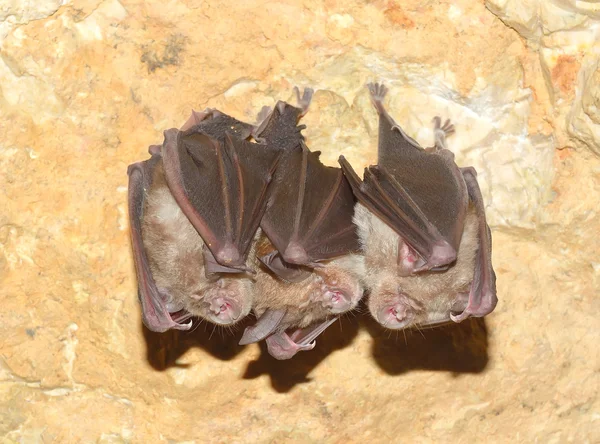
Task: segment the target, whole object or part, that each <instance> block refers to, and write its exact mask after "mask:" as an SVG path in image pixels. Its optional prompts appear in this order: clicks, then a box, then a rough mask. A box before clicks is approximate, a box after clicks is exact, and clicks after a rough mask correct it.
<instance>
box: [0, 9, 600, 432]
mask: <svg viewBox="0 0 600 444" xmlns="http://www.w3.org/2000/svg"><path fill="white" fill-rule="evenodd" d="M0 22H1V23H0V39H1V41H0V90H1V94H0V190H1V191H0V253H1V254H0V297H1V299H0V303H1V304H2V309H1V310H0V337H1V338H2V339H1V340H0V436H2V438H3V442H24V443H30V442H44V443H47V442H61V443H63V442H98V443H116V442H169V443H175V442H198V443H200V442H303V443H304V442H324V441H330V442H342V441H343V442H401V441H402V442H471V441H473V440H481V439H483V438H486V439H489V440H490V441H491V442H508V441H510V442H532V441H534V440H538V441H540V442H567V441H573V442H582V443H583V442H598V441H599V440H600V432H599V430H600V401H599V397H598V391H599V387H600V374H599V373H598V366H599V364H600V348H599V347H598V343H599V342H600V329H599V326H600V324H599V321H598V315H599V313H600V303H599V301H600V298H598V288H600V278H599V276H600V260H599V259H598V255H599V253H600V242H599V241H598V233H599V232H600V218H598V217H597V213H598V209H597V208H598V202H599V201H600V160H599V158H598V155H599V154H600V148H599V147H600V144H599V142H600V111H599V107H600V70H599V61H600V43H599V39H598V37H599V33H600V6H599V4H598V3H597V2H593V1H591V0H590V1H587V2H586V1H575V0H552V1H548V0H521V1H519V0H487V1H485V2H484V1H476V0H457V1H422V0H407V1H402V2H393V1H384V0H377V1H372V2H366V1H360V0H350V1H347V2H336V1H332V0H325V1H319V0H288V1H273V2H259V1H247V2H233V1H231V2H227V1H200V0H171V1H169V2H163V1H159V0H146V1H141V0H121V1H120V0H104V1H100V0H41V1H35V2H34V1H28V0H12V1H9V2H5V3H4V4H3V5H0ZM368 81H383V82H385V83H386V84H387V85H388V86H389V87H390V93H389V97H388V99H387V100H388V102H387V103H388V104H389V109H390V111H391V113H392V114H393V115H394V117H395V118H396V120H397V121H398V122H400V123H401V124H402V125H403V127H404V128H405V130H406V131H407V132H408V133H409V134H410V135H411V136H413V137H414V138H415V139H417V140H418V141H419V142H420V143H421V144H423V145H429V144H430V141H431V140H432V131H431V129H432V127H431V119H432V117H433V116H435V115H442V116H448V117H450V118H452V120H453V121H454V122H455V125H456V134H455V135H453V136H452V137H451V138H450V139H449V145H450V148H451V149H452V150H453V151H454V152H455V153H456V160H457V163H458V164H459V165H460V166H467V165H473V166H475V167H476V168H477V170H478V172H479V176H478V177H479V180H480V183H481V187H482V191H483V193H484V198H485V200H486V204H487V208H486V211H487V215H488V221H489V223H490V225H491V227H492V230H493V236H494V237H493V241H494V242H493V248H494V252H493V261H494V265H495V269H496V273H497V277H498V295H499V299H500V302H499V304H498V307H497V308H496V310H495V312H494V313H493V314H492V315H490V316H489V317H487V318H486V319H485V320H481V319H476V320H469V321H467V322H464V323H463V324H460V325H455V326H449V327H444V328H438V329H434V330H425V331H423V332H417V331H414V332H407V333H406V334H402V333H395V332H389V331H384V330H383V329H381V328H380V327H378V326H377V325H376V324H375V323H374V322H373V321H371V320H370V319H369V317H368V316H367V314H366V313H364V314H361V313H357V314H356V316H348V317H346V318H344V319H343V320H342V322H340V323H339V326H338V325H336V326H334V327H331V328H330V329H329V330H328V331H327V332H326V333H325V334H324V335H323V336H322V338H320V339H319V340H318V344H317V347H316V348H315V349H314V350H313V351H311V352H309V353H303V354H300V355H298V356H297V357H296V358H294V359H293V360H291V361H285V362H278V361H275V360H273V359H272V358H270V357H269V356H268V355H267V353H266V350H265V349H263V348H261V347H260V346H258V345H251V346H247V347H239V346H238V345H237V340H238V338H239V335H240V333H241V331H240V329H239V328H238V329H237V330H236V331H227V330H221V329H215V330H214V329H213V328H212V327H206V326H205V325H204V324H203V325H202V326H201V327H200V328H198V329H197V330H195V331H194V332H192V333H177V332H169V333H165V334H162V335H160V334H153V333H150V332H148V331H146V330H144V329H143V328H142V324H141V317H140V309H139V307H138V303H137V298H136V280H135V273H134V269H133V263H132V257H131V253H130V244H129V237H128V229H129V228H128V221H127V206H126V198H127V193H126V191H127V175H126V170H127V165H129V164H130V163H133V162H135V161H138V160H142V159H145V158H146V157H147V147H148V146H149V145H151V144H155V143H161V141H162V131H163V130H165V129H168V128H171V127H176V126H179V125H181V124H182V123H183V122H184V121H185V119H186V118H187V117H188V115H189V113H190V111H191V109H192V108H194V109H197V110H200V109H203V108H205V107H216V108H219V109H220V110H222V111H224V112H226V113H228V114H232V115H234V116H237V117H239V118H241V119H242V120H246V121H255V116H256V114H257V112H258V111H259V110H260V109H261V107H262V106H264V105H273V104H274V103H275V102H276V100H277V99H279V98H282V99H286V100H287V99H291V98H292V97H293V95H292V88H293V86H295V85H299V86H301V87H302V86H312V87H313V88H315V89H316V90H317V93H316V94H315V97H314V100H313V103H312V105H311V109H310V112H309V113H308V115H307V116H306V117H305V121H304V123H306V124H307V126H308V128H307V130H306V131H305V134H306V136H307V143H308V145H309V146H310V147H311V148H312V149H314V150H321V151H322V152H323V155H322V159H323V160H324V162H325V163H328V164H331V165H335V164H336V161H337V157H338V155H339V154H343V155H344V156H346V158H347V159H349V161H350V162H351V163H352V164H353V165H354V166H355V168H357V169H362V167H364V166H366V165H368V164H371V163H374V162H375V158H376V139H377V119H376V114H375V111H374V110H373V109H372V106H371V105H370V103H369V99H368V94H367V91H366V88H365V87H364V85H365V83H366V82H368Z"/></svg>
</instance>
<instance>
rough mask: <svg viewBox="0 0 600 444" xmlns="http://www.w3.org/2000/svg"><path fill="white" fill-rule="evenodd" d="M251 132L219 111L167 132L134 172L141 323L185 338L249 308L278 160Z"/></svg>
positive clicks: (134, 240)
mask: <svg viewBox="0 0 600 444" xmlns="http://www.w3.org/2000/svg"><path fill="white" fill-rule="evenodd" d="M252 128H253V127H252V126H251V125H249V124H245V123H243V122H240V121H238V120H236V119H234V118H232V117H229V116H227V115H225V114H222V113H220V112H219V111H216V110H207V111H205V112H202V113H197V112H193V114H192V116H191V117H190V119H189V120H188V121H187V122H186V123H185V124H184V126H183V127H182V129H181V130H177V129H170V130H167V131H165V140H164V142H163V144H162V146H157V145H154V146H151V147H150V150H149V152H150V154H151V155H152V157H151V158H150V159H149V160H146V161H143V162H138V163H135V164H133V165H130V166H129V169H128V174H129V220H130V226H131V235H132V243H133V252H134V262H135V267H136V273H137V277H138V297H139V300H140V303H141V306H142V316H143V322H144V324H145V325H146V326H147V327H148V328H149V329H150V330H153V331H158V332H162V331H166V330H168V329H179V330H187V329H189V328H190V327H191V321H189V322H185V321H188V320H189V319H190V318H191V317H192V316H198V317H201V318H204V319H206V320H208V321H211V322H213V323H215V324H220V325H228V324H233V323H235V322H237V321H238V320H240V319H242V318H243V317H244V316H246V315H247V314H248V313H249V312H250V309H251V306H252V296H253V283H252V280H251V279H250V277H249V276H248V272H249V271H250V269H249V268H248V267H247V266H246V259H247V257H248V254H249V252H250V250H251V249H252V248H253V247H252V243H253V240H254V238H255V235H256V232H257V230H258V226H259V223H260V220H261V218H262V216H263V214H264V211H265V208H266V204H267V200H268V197H269V193H270V186H269V184H270V182H271V178H272V175H273V173H274V171H275V167H276V164H277V161H278V158H279V154H280V152H279V150H278V149H276V148H273V147H272V146H266V145H259V144H256V143H251V142H249V141H247V140H245V139H247V138H249V136H250V134H251V131H252Z"/></svg>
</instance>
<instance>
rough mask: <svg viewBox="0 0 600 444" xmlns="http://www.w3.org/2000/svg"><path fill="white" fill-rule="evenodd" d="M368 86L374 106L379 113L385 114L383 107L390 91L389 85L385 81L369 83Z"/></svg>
mask: <svg viewBox="0 0 600 444" xmlns="http://www.w3.org/2000/svg"><path fill="white" fill-rule="evenodd" d="M367 88H369V93H370V94H371V102H372V103H373V106H374V107H375V108H376V109H377V112H378V113H379V114H384V113H385V108H384V107H383V99H384V98H385V95H386V94H387V92H388V89H387V87H386V86H385V85H384V84H383V83H369V84H367Z"/></svg>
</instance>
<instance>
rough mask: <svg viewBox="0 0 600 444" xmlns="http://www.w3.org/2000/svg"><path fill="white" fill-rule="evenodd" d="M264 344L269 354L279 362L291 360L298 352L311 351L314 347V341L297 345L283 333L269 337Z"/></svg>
mask: <svg viewBox="0 0 600 444" xmlns="http://www.w3.org/2000/svg"><path fill="white" fill-rule="evenodd" d="M266 342H267V348H268V349H269V354H270V355H271V356H273V357H274V358H275V359H277V360H279V361H284V360H286V359H291V358H293V357H294V356H295V355H296V353H298V352H300V351H309V350H312V349H313V348H315V345H316V342H315V341H314V340H313V341H312V342H309V343H308V344H297V343H296V342H294V341H293V340H292V339H291V338H290V337H289V336H288V334H287V333H285V332H282V333H278V334H274V335H271V336H269V337H268V338H267V339H266Z"/></svg>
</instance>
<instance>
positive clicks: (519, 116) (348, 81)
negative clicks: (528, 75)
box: [289, 48, 554, 228]
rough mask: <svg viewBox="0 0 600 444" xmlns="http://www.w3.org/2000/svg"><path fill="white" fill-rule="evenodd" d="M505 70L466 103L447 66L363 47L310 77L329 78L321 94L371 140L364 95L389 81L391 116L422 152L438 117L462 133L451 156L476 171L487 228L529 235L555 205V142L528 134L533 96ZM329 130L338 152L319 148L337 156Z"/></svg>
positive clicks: (482, 82) (481, 83)
mask: <svg viewBox="0 0 600 444" xmlns="http://www.w3.org/2000/svg"><path fill="white" fill-rule="evenodd" d="M507 69H509V70H510V72H507V73H497V74H496V76H497V78H498V81H494V82H491V81H489V80H488V79H486V78H484V77H482V76H479V77H477V78H476V81H475V84H474V86H473V88H472V90H471V91H470V92H469V94H468V96H466V97H465V96H463V95H462V94H461V93H460V92H459V91H458V88H457V87H456V86H455V80H456V79H455V76H454V74H453V73H452V72H451V71H449V70H448V68H447V67H445V66H426V65H420V64H413V63H397V62H393V61H391V60H388V59H386V58H384V57H382V56H380V55H379V54H373V53H370V52H369V51H367V50H365V49H361V48H356V49H353V50H351V51H348V53H346V54H344V55H342V56H340V57H337V58H332V59H331V61H330V63H328V64H323V65H320V66H317V67H316V68H315V71H317V72H312V73H309V75H310V77H312V78H317V79H326V80H323V81H322V82H321V81H317V82H315V83H316V84H315V88H316V89H325V90H330V91H332V92H334V93H335V94H338V95H340V96H342V97H344V98H346V101H347V102H348V103H351V104H354V105H355V106H357V107H358V108H359V112H360V114H362V116H363V118H364V122H366V126H367V131H366V132H367V133H368V134H369V135H371V136H375V135H376V134H377V127H378V118H377V113H376V112H375V110H374V108H373V106H372V104H371V103H370V99H369V98H368V92H367V90H366V88H365V84H366V83H367V82H368V81H378V82H383V83H384V84H385V85H386V86H387V87H388V88H389V92H388V94H387V96H386V100H385V103H386V107H387V109H388V111H389V112H390V114H391V115H392V117H393V118H394V119H395V120H396V122H397V123H398V124H399V125H400V126H401V127H402V128H403V129H404V130H405V131H406V132H407V133H408V135H409V136H411V137H413V138H415V139H416V140H417V141H418V142H419V143H420V144H421V145H422V146H424V147H428V146H432V144H433V126H432V119H433V117H435V116H436V115H437V116H440V117H442V118H443V119H445V118H450V119H451V120H452V122H453V123H454V125H455V127H456V133H455V134H453V135H452V136H450V137H449V138H448V146H449V149H450V150H451V151H452V152H454V153H455V155H456V163H457V164H458V165H459V166H461V167H466V166H474V167H475V168H476V169H477V171H478V173H479V175H478V181H479V184H480V187H481V191H482V193H483V197H484V201H485V202H486V205H487V210H488V223H490V225H500V226H516V227H528V228H530V227H533V226H534V223H535V221H536V220H538V218H539V216H540V213H541V212H542V211H543V208H544V205H545V204H546V202H547V201H548V199H549V195H550V194H549V193H550V186H551V183H552V179H553V165H552V159H553V153H554V140H553V139H552V138H550V137H545V136H542V135H536V134H529V133H528V119H529V115H530V113H531V99H532V97H531V91H530V90H528V89H524V88H521V87H519V86H518V85H519V84H520V83H521V82H519V79H520V77H518V76H519V75H520V74H518V73H517V74H515V73H514V72H513V71H512V66H508V67H507ZM289 81H290V83H294V80H292V79H290V80H289ZM521 81H522V80H521ZM499 82H504V83H501V84H500V85H502V84H506V87H502V86H500V85H499V84H498V83H499ZM327 84H329V85H332V86H327ZM358 125H360V123H359V124H358ZM324 131H325V130H324ZM326 131H327V132H328V133H329V138H328V139H326V138H325V137H323V135H321V136H320V142H322V141H324V140H326V141H327V143H332V145H333V146H331V147H326V146H320V148H321V149H322V150H323V152H325V153H330V152H334V153H336V154H337V153H339V152H340V147H339V146H337V145H336V144H333V141H334V140H335V139H336V137H335V136H332V134H333V133H335V132H336V131H337V128H329V129H326ZM343 131H348V130H347V129H346V128H344V129H343ZM369 137H370V136H369ZM345 144H346V146H345V147H344V152H352V151H360V150H361V149H363V150H364V137H362V138H358V137H355V138H352V139H346V140H345ZM353 144H356V145H355V146H352V145H353ZM373 146H374V149H375V146H376V145H373ZM363 152H364V151H363Z"/></svg>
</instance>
